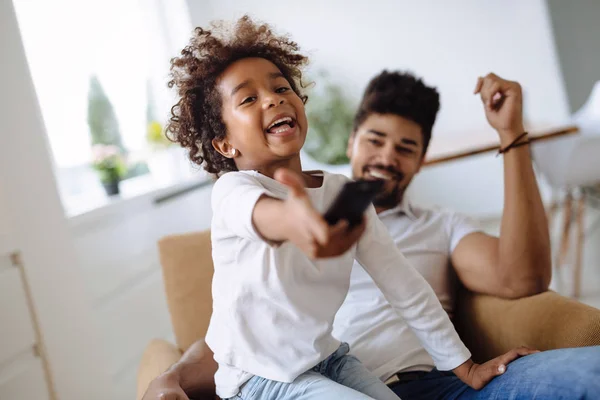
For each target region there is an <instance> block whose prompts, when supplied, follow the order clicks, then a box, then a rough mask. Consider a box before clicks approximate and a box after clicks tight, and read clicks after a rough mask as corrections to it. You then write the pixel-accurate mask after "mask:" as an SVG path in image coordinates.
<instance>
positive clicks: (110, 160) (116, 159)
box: [92, 144, 127, 196]
mask: <svg viewBox="0 0 600 400" xmlns="http://www.w3.org/2000/svg"><path fill="white" fill-rule="evenodd" d="M92 156H93V159H92V167H93V168H94V169H95V170H96V171H97V172H98V175H99V176H100V181H101V182H102V186H104V190H105V191H106V194H107V195H108V196H114V195H117V194H119V182H120V181H121V179H122V178H123V176H125V173H126V172H127V167H126V165H125V160H124V159H123V155H122V154H121V151H120V149H119V148H118V147H117V146H115V145H104V144H95V145H93V146H92Z"/></svg>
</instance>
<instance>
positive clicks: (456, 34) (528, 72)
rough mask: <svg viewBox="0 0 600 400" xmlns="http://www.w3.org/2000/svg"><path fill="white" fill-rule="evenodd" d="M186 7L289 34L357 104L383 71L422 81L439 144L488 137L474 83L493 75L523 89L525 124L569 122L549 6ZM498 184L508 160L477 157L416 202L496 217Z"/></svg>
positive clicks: (197, 15)
mask: <svg viewBox="0 0 600 400" xmlns="http://www.w3.org/2000/svg"><path fill="white" fill-rule="evenodd" d="M188 6H189V9H190V13H191V21H192V24H193V25H195V26H206V24H207V22H208V21H210V20H213V19H228V20H231V19H233V18H237V17H239V16H241V15H243V14H244V13H249V14H250V15H251V16H253V17H255V18H256V19H259V20H263V21H265V22H268V23H270V24H272V25H273V26H274V27H275V28H276V29H277V31H278V32H287V33H289V34H290V35H291V37H292V38H293V39H294V40H295V41H296V42H298V43H299V44H300V46H301V48H302V49H303V51H305V52H306V53H308V54H309V55H310V57H311V60H312V68H315V69H317V68H321V67H325V68H327V69H328V70H329V71H330V72H331V73H332V77H333V78H334V79H336V80H338V81H339V82H342V83H344V84H345V86H346V87H347V89H348V91H349V93H352V94H354V95H355V96H359V95H360V94H361V92H362V90H363V89H364V87H365V86H366V83H367V82H368V80H369V79H370V78H371V77H372V76H373V75H375V74H376V73H378V72H379V71H381V70H382V69H383V68H387V69H408V70H411V71H413V72H414V73H416V74H418V75H421V76H423V77H424V78H425V80H426V82H427V83H429V84H430V85H435V86H437V87H438V89H439V91H440V92H441V101H442V109H441V112H440V114H439V117H438V122H437V124H436V126H435V129H434V138H435V136H442V135H456V134H459V133H460V132H471V131H479V130H482V131H484V132H487V133H488V134H491V133H490V131H489V128H486V126H487V124H486V121H485V117H484V114H483V111H482V109H481V104H480V101H479V100H478V98H476V96H473V95H472V90H473V87H474V84H475V81H476V79H477V76H479V75H482V74H486V73H487V72H489V71H494V72H496V73H497V74H499V75H501V76H505V77H507V78H510V79H514V80H519V81H520V82H521V83H522V84H523V86H524V90H525V110H526V120H527V121H529V122H535V123H557V122H561V121H564V120H565V118H567V116H568V106H567V101H566V96H565V90H564V87H563V83H562V78H561V74H560V71H559V66H558V63H557V56H556V51H555V48H554V42H553V37H552V33H551V29H550V25H549V18H548V13H547V9H546V4H545V3H544V2H543V0H530V1H518V0H509V1H503V2H481V1H477V0H460V1H454V2H451V3H450V2H444V1H441V0H440V1H422V2H415V1H409V0H402V1H398V0H380V1H347V0H346V1H342V0H335V1H322V0H305V1H301V2H293V3H292V2H280V3H277V4H276V5H275V4H274V3H273V2H272V1H267V0H254V1H252V2H242V1H235V0H218V1H217V0H211V1H207V2H199V1H195V0H188ZM317 84H318V82H317ZM434 141H435V139H434ZM501 179H502V166H501V160H500V159H494V158H493V156H485V157H479V158H476V159H473V161H468V162H461V163H454V164H448V165H446V166H443V167H439V168H435V169H433V168H432V169H429V170H426V171H423V173H422V174H421V176H420V177H419V179H418V180H417V181H416V182H415V183H414V185H413V186H414V187H413V196H414V197H416V198H417V199H418V200H419V201H421V202H425V203H437V204H441V205H444V206H449V207H453V208H455V209H458V210H461V211H468V212H471V213H474V214H490V213H491V214H495V213H498V212H499V211H500V210H501V207H502V181H501Z"/></svg>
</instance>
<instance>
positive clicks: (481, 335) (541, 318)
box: [455, 289, 600, 362]
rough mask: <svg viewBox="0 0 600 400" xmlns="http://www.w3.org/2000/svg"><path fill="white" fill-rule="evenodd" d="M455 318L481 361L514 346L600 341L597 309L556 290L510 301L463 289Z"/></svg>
mask: <svg viewBox="0 0 600 400" xmlns="http://www.w3.org/2000/svg"><path fill="white" fill-rule="evenodd" d="M455 317H456V320H455V324H456V328H457V330H458V332H459V333H460V335H461V338H462V339H463V341H464V342H465V344H466V345H467V347H468V348H469V349H470V350H471V352H472V353H473V359H474V360H476V361H479V362H482V361H487V360H489V359H491V358H494V357H497V356H498V355H500V354H503V353H505V352H506V351H508V350H510V349H512V348H514V347H518V346H528V347H532V348H535V349H538V350H552V349H558V348H566V347H582V346H593V345H600V310H598V309H596V308H593V307H590V306H587V305H584V304H582V303H580V302H578V301H575V300H572V299H569V298H566V297H563V296H560V295H559V294H557V293H555V292H545V293H541V294H538V295H535V296H531V297H526V298H522V299H518V300H508V299H501V298H498V297H493V296H486V295H481V294H474V293H472V292H469V291H467V290H465V289H462V291H461V293H460V295H459V296H458V301H457V310H456V314H455Z"/></svg>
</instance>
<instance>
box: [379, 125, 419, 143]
mask: <svg viewBox="0 0 600 400" xmlns="http://www.w3.org/2000/svg"><path fill="white" fill-rule="evenodd" d="M367 132H368V133H372V134H374V135H377V136H379V137H387V136H388V135H387V133H385V132H381V131H377V130H375V129H369V130H368V131H367ZM400 142H402V144H407V145H410V146H415V147H418V146H419V144H418V143H417V142H416V141H414V140H412V139H407V138H402V139H400Z"/></svg>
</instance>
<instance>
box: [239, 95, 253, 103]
mask: <svg viewBox="0 0 600 400" xmlns="http://www.w3.org/2000/svg"><path fill="white" fill-rule="evenodd" d="M254 100H256V97H254V96H249V97H246V98H245V99H244V100H242V102H241V103H240V105H242V104H247V103H251V102H253V101H254Z"/></svg>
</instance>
